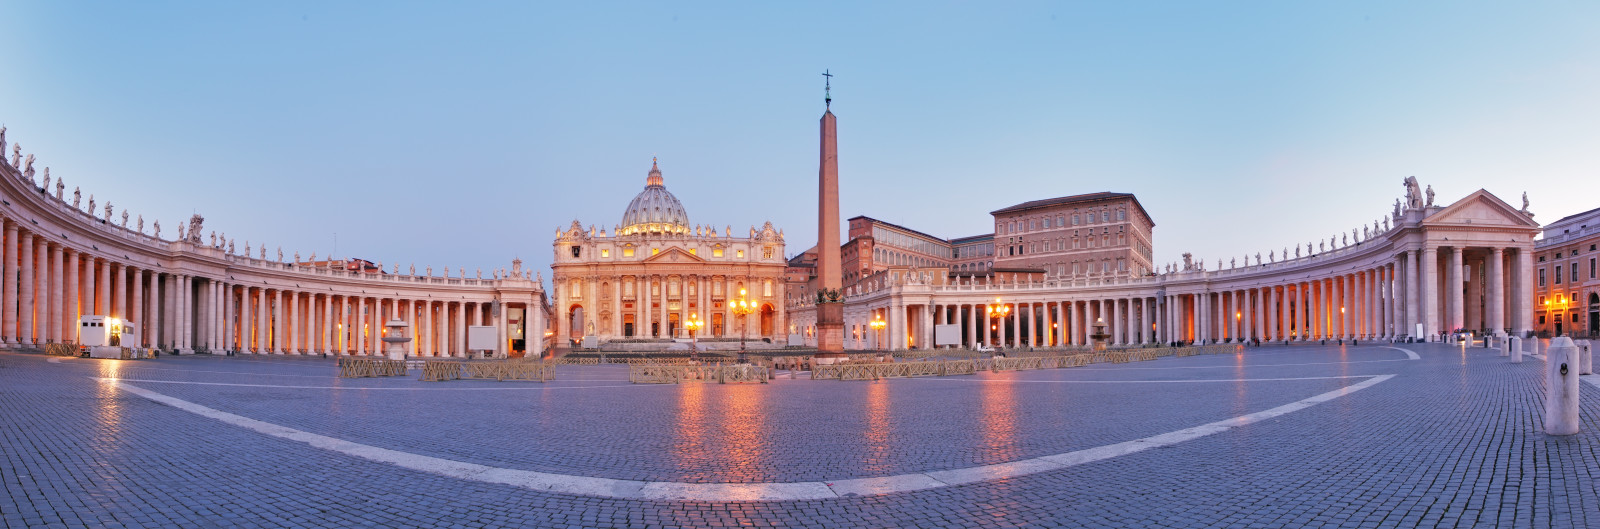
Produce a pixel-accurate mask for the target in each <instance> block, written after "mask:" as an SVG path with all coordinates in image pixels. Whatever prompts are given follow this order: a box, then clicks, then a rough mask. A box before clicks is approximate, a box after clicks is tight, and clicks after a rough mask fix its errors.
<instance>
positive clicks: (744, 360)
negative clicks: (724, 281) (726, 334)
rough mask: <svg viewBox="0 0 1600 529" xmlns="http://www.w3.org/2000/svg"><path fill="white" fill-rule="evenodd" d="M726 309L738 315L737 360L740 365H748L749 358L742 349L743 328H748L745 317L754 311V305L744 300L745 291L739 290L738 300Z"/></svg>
mask: <svg viewBox="0 0 1600 529" xmlns="http://www.w3.org/2000/svg"><path fill="white" fill-rule="evenodd" d="M728 307H729V308H731V309H733V313H734V314H737V315H739V359H738V362H739V363H741V364H748V363H750V358H749V356H746V352H745V348H744V335H745V328H746V327H747V326H748V324H749V321H748V318H745V316H748V315H750V313H752V312H755V311H756V304H755V303H754V302H751V301H750V300H749V299H746V298H745V290H744V289H742V288H741V289H739V299H735V300H733V302H732V303H729V304H728Z"/></svg>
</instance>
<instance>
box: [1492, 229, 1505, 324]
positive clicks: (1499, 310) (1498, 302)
mask: <svg viewBox="0 0 1600 529" xmlns="http://www.w3.org/2000/svg"><path fill="white" fill-rule="evenodd" d="M1505 258H1506V255H1505V248H1502V247H1499V246H1496V247H1494V248H1493V254H1492V255H1490V256H1489V292H1488V297H1489V331H1490V332H1492V333H1494V335H1495V336H1497V337H1498V336H1505V333H1506V269H1505Z"/></svg>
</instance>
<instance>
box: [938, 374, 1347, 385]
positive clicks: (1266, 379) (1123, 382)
mask: <svg viewBox="0 0 1600 529" xmlns="http://www.w3.org/2000/svg"><path fill="white" fill-rule="evenodd" d="M1373 376H1375V375H1339V376H1331V377H1284V378H1201V379H1195V380H1016V379H1004V380H1002V379H994V378H945V377H940V378H933V377H917V378H912V379H911V380H925V381H932V382H988V383H996V384H1011V383H1022V384H1186V383H1195V382H1277V381H1281V380H1332V379H1341V378H1372V377H1373Z"/></svg>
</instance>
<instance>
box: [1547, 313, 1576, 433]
mask: <svg viewBox="0 0 1600 529" xmlns="http://www.w3.org/2000/svg"><path fill="white" fill-rule="evenodd" d="M1545 354H1546V355H1547V357H1546V358H1545V370H1544V372H1545V386H1544V387H1545V390H1544V433H1547V434H1550V435H1572V434H1575V433H1578V366H1577V363H1578V346H1576V345H1573V343H1572V339H1571V338H1568V337H1565V336H1561V337H1557V338H1554V339H1551V340H1550V348H1549V350H1548V351H1546V352H1545Z"/></svg>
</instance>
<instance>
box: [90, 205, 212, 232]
mask: <svg viewBox="0 0 1600 529" xmlns="http://www.w3.org/2000/svg"><path fill="white" fill-rule="evenodd" d="M89 203H90V204H93V203H94V197H93V196H90V197H89ZM178 240H180V241H187V240H189V236H188V235H186V234H184V232H183V223H182V222H179V223H178Z"/></svg>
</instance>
